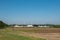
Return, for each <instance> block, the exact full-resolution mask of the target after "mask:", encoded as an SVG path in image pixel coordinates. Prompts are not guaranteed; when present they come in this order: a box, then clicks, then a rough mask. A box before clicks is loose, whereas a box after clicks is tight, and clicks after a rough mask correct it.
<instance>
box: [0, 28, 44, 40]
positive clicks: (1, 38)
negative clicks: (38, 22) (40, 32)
mask: <svg viewBox="0 0 60 40" xmlns="http://www.w3.org/2000/svg"><path fill="white" fill-rule="evenodd" d="M20 33H21V32H20V31H16V30H11V29H0V40H45V39H42V38H34V37H29V36H22V35H18V34H20Z"/></svg>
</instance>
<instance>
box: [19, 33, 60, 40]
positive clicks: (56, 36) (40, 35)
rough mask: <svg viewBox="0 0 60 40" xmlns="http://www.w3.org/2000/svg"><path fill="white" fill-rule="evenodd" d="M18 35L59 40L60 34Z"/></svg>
mask: <svg viewBox="0 0 60 40" xmlns="http://www.w3.org/2000/svg"><path fill="white" fill-rule="evenodd" d="M19 35H23V36H30V37H35V38H44V39H47V40H60V33H26V32H22V33H21V34H19Z"/></svg>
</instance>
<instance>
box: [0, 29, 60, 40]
mask: <svg viewBox="0 0 60 40" xmlns="http://www.w3.org/2000/svg"><path fill="white" fill-rule="evenodd" d="M0 40H60V28H5V29H0Z"/></svg>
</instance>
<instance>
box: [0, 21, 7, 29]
mask: <svg viewBox="0 0 60 40" xmlns="http://www.w3.org/2000/svg"><path fill="white" fill-rule="evenodd" d="M6 26H8V25H7V24H6V23H4V22H3V21H0V29H1V28H5V27H6Z"/></svg>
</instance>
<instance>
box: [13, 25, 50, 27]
mask: <svg viewBox="0 0 60 40" xmlns="http://www.w3.org/2000/svg"><path fill="white" fill-rule="evenodd" d="M13 27H49V26H47V25H14V26H13Z"/></svg>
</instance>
